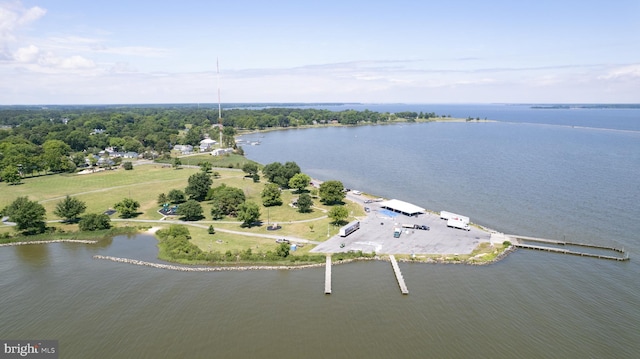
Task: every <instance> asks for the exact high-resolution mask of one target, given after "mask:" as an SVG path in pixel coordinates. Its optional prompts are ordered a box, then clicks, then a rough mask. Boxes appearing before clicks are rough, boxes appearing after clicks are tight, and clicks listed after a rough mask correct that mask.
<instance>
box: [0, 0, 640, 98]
mask: <svg viewBox="0 0 640 359" xmlns="http://www.w3.org/2000/svg"><path fill="white" fill-rule="evenodd" d="M216 59H218V61H219V66H220V86H221V97H222V102H367V103H380V102H403V103H493V102H507V103H521V102H537V103H561V102H573V103H640V1H638V0H616V1H589V0H583V1H546V0H542V1H540V0H539V1H492V0H485V1H456V0H448V1H440V2H437V1H405V0H395V1H377V0H368V1H350V0H342V1H334V0H324V1H314V2H309V4H308V3H307V2H305V1H300V0H298V1H280V0H272V1H269V2H266V1H245V0H234V1H193V0H182V1H147V0H142V1H135V0H133V1H132V0H128V1H120V0H111V1H101V0H96V1H86V0H83V1H75V0H41V1H38V0H35V1H31V0H28V1H27V0H21V1H20V0H0V104H5V105H6V104H103V103H105V104H108V103H207V102H208V103H211V102H217V87H218V81H217V76H216Z"/></svg>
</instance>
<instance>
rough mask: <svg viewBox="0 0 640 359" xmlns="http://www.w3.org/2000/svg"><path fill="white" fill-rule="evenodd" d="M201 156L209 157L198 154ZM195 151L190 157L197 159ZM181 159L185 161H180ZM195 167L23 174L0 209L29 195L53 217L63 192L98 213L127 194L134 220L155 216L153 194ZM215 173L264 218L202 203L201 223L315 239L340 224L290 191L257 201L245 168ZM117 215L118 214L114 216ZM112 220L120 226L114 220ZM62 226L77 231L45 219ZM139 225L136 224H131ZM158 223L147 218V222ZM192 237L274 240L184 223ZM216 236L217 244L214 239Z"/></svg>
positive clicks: (253, 243) (245, 244)
mask: <svg viewBox="0 0 640 359" xmlns="http://www.w3.org/2000/svg"><path fill="white" fill-rule="evenodd" d="M202 156H203V157H205V158H211V157H214V156H208V157H206V156H207V155H202ZM199 157H200V156H193V157H192V159H194V160H197V159H198V158H199ZM183 164H186V163H185V162H184V161H183ZM198 171H199V170H198V169H197V168H181V169H173V168H172V167H168V166H166V165H164V166H163V165H162V164H149V165H141V166H135V167H134V169H133V170H131V171H125V170H123V169H116V170H110V171H102V172H96V173H90V174H85V175H79V174H63V175H50V176H41V177H34V178H27V179H25V180H24V181H23V183H22V184H20V185H15V186H9V185H7V184H6V183H0V208H4V207H5V206H7V205H8V204H10V203H11V202H12V201H13V200H15V199H16V198H17V197H20V196H27V197H29V199H31V200H35V201H38V202H40V203H41V204H42V205H43V206H44V207H45V209H46V211H47V220H57V219H59V218H58V217H57V216H55V215H54V214H53V211H54V210H55V206H56V204H57V203H58V202H59V201H60V200H62V199H63V198H64V196H66V195H70V196H73V197H76V198H78V199H80V200H82V201H84V202H85V203H86V205H87V211H86V213H101V212H104V211H105V210H107V209H109V208H112V207H113V206H114V204H115V203H117V202H119V201H120V200H122V199H123V198H125V197H131V198H133V199H135V200H137V201H138V202H140V205H141V207H140V210H139V211H140V212H141V214H140V215H139V216H138V217H136V219H151V220H155V219H160V218H162V215H160V214H159V213H158V212H157V210H158V209H159V208H160V207H159V206H158V204H157V198H158V195H159V194H160V193H165V194H166V193H168V192H169V191H170V190H171V189H181V190H184V188H185V187H186V186H187V180H188V178H189V176H191V175H192V174H194V173H197V172H198ZM214 171H216V172H219V174H220V177H219V178H215V179H213V185H212V187H216V186H219V185H221V184H223V183H224V184H226V185H227V186H233V187H237V188H240V189H242V190H243V192H244V193H245V196H246V198H247V200H248V201H253V202H255V203H257V204H258V205H259V206H260V211H261V216H260V219H261V221H262V222H263V225H261V226H254V227H251V228H241V227H240V224H239V223H220V222H219V221H212V220H211V214H210V213H211V207H212V205H211V203H209V202H202V203H201V204H202V206H203V209H204V216H205V218H204V220H203V221H204V222H203V223H201V224H203V225H206V226H208V225H209V224H212V225H213V226H214V228H223V229H230V230H235V231H246V232H250V233H261V234H271V235H274V234H275V235H278V236H280V235H281V236H293V237H299V238H305V239H310V240H314V241H324V240H326V239H327V238H328V235H327V234H329V235H330V236H333V235H335V234H337V232H338V229H339V227H337V226H335V225H333V224H331V223H330V220H329V219H328V218H326V212H327V211H328V210H329V209H330V208H331V207H330V206H325V205H323V204H322V203H320V201H319V199H317V198H314V207H313V210H312V211H311V212H310V213H299V212H298V210H297V209H296V208H293V207H291V206H290V205H289V203H291V202H292V200H293V199H294V198H297V197H298V196H299V195H298V194H297V193H293V191H290V190H284V191H282V201H283V204H282V205H281V206H274V207H268V208H267V207H264V206H262V199H261V192H262V189H263V186H264V184H265V183H266V182H264V181H261V182H258V183H255V182H253V180H252V179H250V178H246V177H245V176H244V173H243V172H241V171H238V170H237V169H226V168H214ZM345 205H346V206H347V208H348V209H349V213H350V214H351V217H350V218H349V219H348V220H352V219H353V216H363V215H364V211H363V209H362V207H361V206H359V205H356V204H354V203H351V202H347V203H345ZM113 218H117V214H115V215H113ZM304 220H308V221H309V222H303V223H296V222H297V221H304ZM224 221H236V219H235V218H233V217H227V218H224V219H223V220H222V222H224ZM267 223H271V224H273V223H278V224H279V225H280V226H281V227H282V228H281V229H280V230H278V231H268V230H267ZM114 224H115V225H120V224H118V222H114ZM50 225H55V226H56V227H59V228H61V229H63V230H64V231H67V232H68V231H73V230H77V225H69V224H50ZM136 225H140V224H136ZM152 225H154V226H157V224H152V223H150V224H149V226H152ZM189 230H190V232H191V234H192V237H193V242H194V243H195V244H196V245H198V246H199V247H200V248H201V249H203V250H205V251H209V250H213V251H217V250H219V251H221V252H226V251H227V250H232V251H233V250H243V249H246V248H252V250H264V251H265V252H266V251H268V250H274V249H275V247H276V243H275V241H274V240H273V239H266V238H258V237H250V236H241V235H232V234H228V233H222V232H216V234H214V235H210V234H208V233H207V230H206V229H202V228H197V227H192V226H189ZM11 231H13V229H12V228H11V227H7V226H0V234H2V233H5V232H11ZM218 240H220V241H221V242H222V243H218V242H217V241H218ZM310 247H312V246H311V245H307V246H305V247H303V248H300V249H299V250H298V251H296V254H297V253H301V254H303V253H306V252H308V250H309V249H310Z"/></svg>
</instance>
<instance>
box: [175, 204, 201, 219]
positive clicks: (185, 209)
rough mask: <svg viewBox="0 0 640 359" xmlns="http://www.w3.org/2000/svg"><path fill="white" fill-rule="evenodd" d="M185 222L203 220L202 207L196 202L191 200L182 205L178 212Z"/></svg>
mask: <svg viewBox="0 0 640 359" xmlns="http://www.w3.org/2000/svg"><path fill="white" fill-rule="evenodd" d="M176 212H177V214H178V215H180V216H182V219H184V220H185V221H197V220H199V219H201V218H202V206H201V205H200V203H199V202H198V201H196V200H193V199H190V200H188V201H186V202H185V203H183V204H181V205H180V207H178V210H177V211H176Z"/></svg>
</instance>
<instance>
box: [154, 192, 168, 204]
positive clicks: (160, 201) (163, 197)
mask: <svg viewBox="0 0 640 359" xmlns="http://www.w3.org/2000/svg"><path fill="white" fill-rule="evenodd" d="M157 202H158V204H159V205H163V204H165V203H169V197H167V195H166V194H164V193H160V194H159V195H158V200H157Z"/></svg>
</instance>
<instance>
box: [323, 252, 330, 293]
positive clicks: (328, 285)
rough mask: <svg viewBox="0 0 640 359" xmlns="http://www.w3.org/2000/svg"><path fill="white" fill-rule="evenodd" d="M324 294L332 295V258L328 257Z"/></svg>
mask: <svg viewBox="0 0 640 359" xmlns="http://www.w3.org/2000/svg"><path fill="white" fill-rule="evenodd" d="M324 294H331V256H327V264H326V266H325V268H324Z"/></svg>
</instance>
